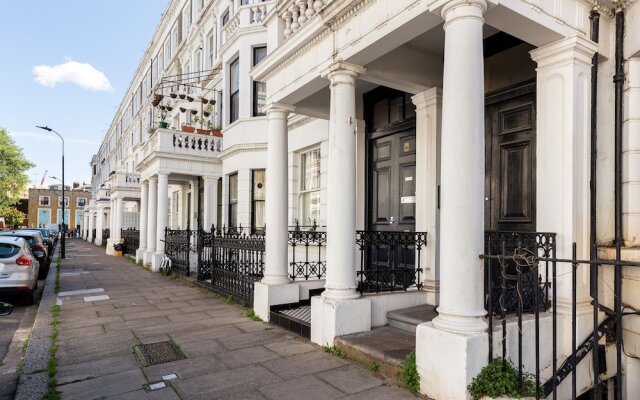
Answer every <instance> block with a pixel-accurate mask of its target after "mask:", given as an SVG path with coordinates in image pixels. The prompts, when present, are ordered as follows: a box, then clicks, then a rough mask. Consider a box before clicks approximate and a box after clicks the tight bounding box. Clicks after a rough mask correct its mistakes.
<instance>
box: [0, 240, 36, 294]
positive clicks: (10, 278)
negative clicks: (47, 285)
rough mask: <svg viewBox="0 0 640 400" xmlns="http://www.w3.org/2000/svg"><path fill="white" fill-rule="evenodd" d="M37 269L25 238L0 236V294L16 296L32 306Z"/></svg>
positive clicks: (34, 258)
mask: <svg viewBox="0 0 640 400" xmlns="http://www.w3.org/2000/svg"><path fill="white" fill-rule="evenodd" d="M39 269H40V267H39V263H38V260H37V259H36V257H35V256H34V255H33V252H32V251H31V246H30V245H29V242H28V241H27V240H26V239H25V238H21V237H15V236H0V293H10V294H18V295H20V296H21V297H22V298H23V299H24V301H25V303H26V304H27V305H31V304H33V303H34V301H35V289H36V287H37V286H38V272H39Z"/></svg>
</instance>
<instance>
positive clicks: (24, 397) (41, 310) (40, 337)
mask: <svg viewBox="0 0 640 400" xmlns="http://www.w3.org/2000/svg"><path fill="white" fill-rule="evenodd" d="M57 255H58V249H57V248H56V251H55V252H54V254H53V257H52V261H51V267H50V269H49V274H48V275H47V279H46V281H45V284H44V290H43V292H42V298H41V299H40V305H39V306H38V314H37V315H36V320H35V322H34V324H33V329H32V331H31V338H30V340H29V347H28V348H27V351H26V353H25V356H24V366H23V367H22V371H21V372H20V378H19V380H18V388H17V390H16V396H15V398H14V399H15V400H32V399H40V398H42V396H44V395H45V394H46V393H47V392H48V390H49V374H48V373H47V372H46V371H44V370H46V368H47V364H48V363H49V357H50V355H49V347H51V322H52V321H53V317H52V315H51V307H53V306H54V305H55V304H56V297H57V296H56V292H55V284H56V275H57V273H58V267H57V262H55V261H54V260H55V259H56V257H57Z"/></svg>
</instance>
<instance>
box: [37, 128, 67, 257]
mask: <svg viewBox="0 0 640 400" xmlns="http://www.w3.org/2000/svg"><path fill="white" fill-rule="evenodd" d="M36 128H40V129H44V130H45V131H49V132H53V133H55V134H56V135H58V137H59V138H60V140H62V239H61V241H60V256H61V257H62V258H65V246H64V239H65V237H66V236H67V228H66V224H65V221H64V138H63V137H62V135H60V134H59V133H58V132H56V131H54V130H53V129H51V128H49V127H48V126H37V125H36Z"/></svg>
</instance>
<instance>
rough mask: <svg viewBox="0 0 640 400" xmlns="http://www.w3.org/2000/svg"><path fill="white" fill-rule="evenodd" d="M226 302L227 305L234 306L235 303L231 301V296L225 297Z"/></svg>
mask: <svg viewBox="0 0 640 400" xmlns="http://www.w3.org/2000/svg"><path fill="white" fill-rule="evenodd" d="M225 301H226V302H227V304H234V303H235V301H234V300H233V296H231V295H229V296H227V299H226V300H225Z"/></svg>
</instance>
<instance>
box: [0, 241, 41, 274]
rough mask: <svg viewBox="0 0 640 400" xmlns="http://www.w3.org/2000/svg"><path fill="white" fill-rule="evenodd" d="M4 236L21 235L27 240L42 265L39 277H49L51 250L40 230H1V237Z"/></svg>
mask: <svg viewBox="0 0 640 400" xmlns="http://www.w3.org/2000/svg"><path fill="white" fill-rule="evenodd" d="M2 236H9V237H11V236H13V237H20V238H23V239H24V240H26V241H27V243H28V244H29V246H30V247H31V252H32V253H33V255H34V256H35V257H36V259H37V260H38V262H39V264H40V265H39V266H40V268H39V269H40V273H39V275H38V279H44V278H46V277H47V274H48V273H49V265H50V264H51V258H50V257H49V252H48V251H47V245H46V244H45V243H44V240H43V239H42V235H41V234H40V232H36V231H11V232H1V233H0V237H2Z"/></svg>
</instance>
